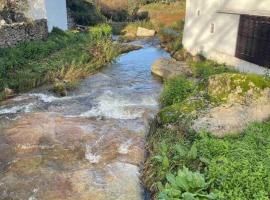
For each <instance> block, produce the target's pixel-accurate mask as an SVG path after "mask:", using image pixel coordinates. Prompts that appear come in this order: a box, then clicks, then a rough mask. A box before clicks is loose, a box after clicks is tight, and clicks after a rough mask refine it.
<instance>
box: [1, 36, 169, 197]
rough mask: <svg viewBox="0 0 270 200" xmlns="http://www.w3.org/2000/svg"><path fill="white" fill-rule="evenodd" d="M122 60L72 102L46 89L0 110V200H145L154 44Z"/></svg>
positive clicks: (156, 88) (156, 86)
mask: <svg viewBox="0 0 270 200" xmlns="http://www.w3.org/2000/svg"><path fill="white" fill-rule="evenodd" d="M136 43H137V44H138V43H139V44H141V45H143V46H144V48H143V49H140V50H137V51H134V52H130V53H128V54H124V55H122V56H120V57H119V58H118V59H117V60H116V62H114V63H113V64H110V65H109V66H108V67H106V68H105V69H104V70H102V71H101V72H100V73H97V74H95V75H93V76H91V77H89V78H87V79H85V80H83V81H82V83H81V84H80V86H79V88H78V89H76V90H75V91H74V92H72V93H71V94H69V96H67V97H63V98H58V97H56V96H54V95H53V94H51V93H49V92H48V91H47V90H46V89H44V88H39V89H36V90H33V91H31V92H29V93H26V94H22V95H20V96H18V97H16V98H14V99H11V100H8V101H6V102H2V104H1V106H0V127H2V128H0V151H1V154H0V199H32V200H33V199H50V200H51V199H87V200H89V199H93V200H99V199H106V200H107V199H123V200H124V199H125V200H126V199H130V200H132V199H141V198H142V190H141V186H140V181H139V167H140V165H141V164H142V162H143V159H144V133H145V131H146V127H147V122H148V119H149V118H151V117H153V115H154V114H155V113H156V111H157V109H158V102H157V98H158V95H159V93H160V91H161V84H160V83H159V82H158V81H157V80H155V79H154V78H153V77H152V76H151V72H150V66H151V64H152V63H153V62H154V61H155V60H156V59H158V58H160V57H168V56H169V55H168V54H167V53H165V52H164V51H162V50H161V49H159V48H158V46H157V44H156V43H157V42H156V41H155V40H150V41H137V42H136Z"/></svg>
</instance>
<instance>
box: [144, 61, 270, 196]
mask: <svg viewBox="0 0 270 200" xmlns="http://www.w3.org/2000/svg"><path fill="white" fill-rule="evenodd" d="M190 66H191V68H192V70H193V77H192V78H187V77H185V76H177V77H174V78H172V79H170V80H166V81H165V85H164V91H163V93H162V95H161V97H160V102H161V104H162V109H161V110H160V112H159V113H158V115H157V119H156V120H155V123H153V127H155V128H153V129H151V132H150V134H149V136H148V150H149V158H148V159H147V161H146V164H145V168H144V173H143V176H144V182H145V185H146V186H147V188H148V189H149V190H150V191H151V192H152V193H153V194H154V195H153V196H154V198H156V199H164V200H165V199H185V200H191V199H199V200H200V199H221V200H223V199H224V200H225V199H226V200H227V199H237V200H248V199H250V200H251V199H252V200H263V199H269V195H270V182H269V180H270V179H269V178H270V177H269V176H270V173H269V172H270V171H269V169H270V154H269V148H270V145H269V144H270V143H269V140H270V135H269V133H270V123H269V122H268V121H266V122H262V123H253V124H250V125H249V126H248V127H247V128H246V129H245V130H244V131H242V132H241V133H237V134H234V135H231V136H230V135H228V136H225V137H224V138H216V137H214V136H213V135H212V134H211V133H208V132H204V131H202V132H195V131H194V130H193V129H192V122H193V120H195V119H196V118H197V117H198V115H199V114H200V113H202V112H204V111H205V110H206V109H208V108H209V107H215V106H218V105H222V104H223V103H225V101H227V98H226V96H228V95H229V94H230V93H231V91H232V90H234V88H241V91H242V93H241V94H238V95H239V98H240V97H241V96H243V95H246V93H248V92H247V91H248V90H249V87H251V85H252V87H253V85H255V87H256V88H258V91H259V90H264V89H265V88H270V79H269V78H268V77H264V76H259V75H253V74H249V75H248V74H242V73H239V72H236V71H235V70H233V69H231V68H229V67H227V66H225V65H219V64H217V63H215V62H213V61H208V60H207V61H200V62H191V63H190ZM221 77H224V78H225V79H226V80H227V79H228V77H230V81H229V82H230V89H228V90H227V89H226V90H225V89H224V90H222V92H218V93H213V92H212V91H211V88H209V87H208V86H209V80H211V79H213V78H214V79H215V78H217V79H218V80H221V82H222V78H221ZM250 83H252V84H250ZM224 97H225V98H224Z"/></svg>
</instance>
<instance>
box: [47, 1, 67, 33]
mask: <svg viewBox="0 0 270 200" xmlns="http://www.w3.org/2000/svg"><path fill="white" fill-rule="evenodd" d="M45 5H46V15H47V20H48V27H49V31H51V30H52V28H53V27H58V28H61V29H62V30H67V29H68V23H67V5H66V0H45Z"/></svg>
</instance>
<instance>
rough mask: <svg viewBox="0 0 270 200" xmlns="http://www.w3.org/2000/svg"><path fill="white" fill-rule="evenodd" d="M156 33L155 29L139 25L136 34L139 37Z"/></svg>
mask: <svg viewBox="0 0 270 200" xmlns="http://www.w3.org/2000/svg"><path fill="white" fill-rule="evenodd" d="M155 34H156V31H155V30H151V29H146V28H142V27H138V29H137V34H136V35H137V37H153V36H155Z"/></svg>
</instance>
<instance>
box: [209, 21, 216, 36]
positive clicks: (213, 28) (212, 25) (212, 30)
mask: <svg viewBox="0 0 270 200" xmlns="http://www.w3.org/2000/svg"><path fill="white" fill-rule="evenodd" d="M210 33H212V34H214V33H215V24H214V23H211V27H210Z"/></svg>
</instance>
